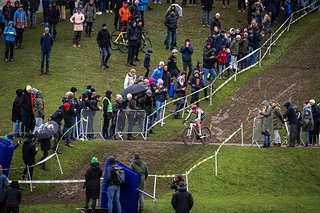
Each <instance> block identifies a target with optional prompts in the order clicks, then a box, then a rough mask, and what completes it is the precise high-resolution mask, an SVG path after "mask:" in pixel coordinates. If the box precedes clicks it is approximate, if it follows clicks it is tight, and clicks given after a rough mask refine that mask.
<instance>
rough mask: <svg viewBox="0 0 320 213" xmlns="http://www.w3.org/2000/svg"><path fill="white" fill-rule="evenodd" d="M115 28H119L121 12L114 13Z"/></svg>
mask: <svg viewBox="0 0 320 213" xmlns="http://www.w3.org/2000/svg"><path fill="white" fill-rule="evenodd" d="M113 25H114V28H118V25H119V10H115V11H114V22H113Z"/></svg>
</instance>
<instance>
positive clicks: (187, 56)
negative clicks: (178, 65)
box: [180, 38, 194, 81]
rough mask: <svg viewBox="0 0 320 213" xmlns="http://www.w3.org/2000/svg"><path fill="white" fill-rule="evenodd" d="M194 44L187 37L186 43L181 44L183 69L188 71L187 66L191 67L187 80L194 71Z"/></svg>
mask: <svg viewBox="0 0 320 213" xmlns="http://www.w3.org/2000/svg"><path fill="white" fill-rule="evenodd" d="M193 51H194V49H193V46H192V44H191V42H190V39H188V38H187V39H186V40H185V42H184V45H182V46H181V48H180V52H181V53H182V64H183V71H185V72H187V68H189V72H188V75H187V81H188V80H189V78H190V76H191V73H192V54H193Z"/></svg>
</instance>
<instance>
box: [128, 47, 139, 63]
mask: <svg viewBox="0 0 320 213" xmlns="http://www.w3.org/2000/svg"><path fill="white" fill-rule="evenodd" d="M137 47H138V46H136V45H131V44H129V52H128V58H127V62H128V64H129V63H130V64H131V63H133V57H134V55H135V53H136V48H137Z"/></svg>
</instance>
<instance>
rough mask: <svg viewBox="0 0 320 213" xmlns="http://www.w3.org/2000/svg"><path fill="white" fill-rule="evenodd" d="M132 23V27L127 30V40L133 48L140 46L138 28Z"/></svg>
mask: <svg viewBox="0 0 320 213" xmlns="http://www.w3.org/2000/svg"><path fill="white" fill-rule="evenodd" d="M133 23H135V22H132V24H131V26H130V27H129V28H128V30H127V39H128V43H129V45H131V46H137V45H138V27H137V26H135V27H134V26H133Z"/></svg>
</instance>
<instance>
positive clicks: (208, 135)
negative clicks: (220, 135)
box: [200, 127, 211, 144]
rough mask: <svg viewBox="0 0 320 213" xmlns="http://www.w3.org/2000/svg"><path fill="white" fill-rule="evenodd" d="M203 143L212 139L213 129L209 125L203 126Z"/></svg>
mask: <svg viewBox="0 0 320 213" xmlns="http://www.w3.org/2000/svg"><path fill="white" fill-rule="evenodd" d="M200 141H201V143H202V144H208V143H210V141H211V131H210V129H209V128H208V127H203V128H202V136H201V137H200Z"/></svg>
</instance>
